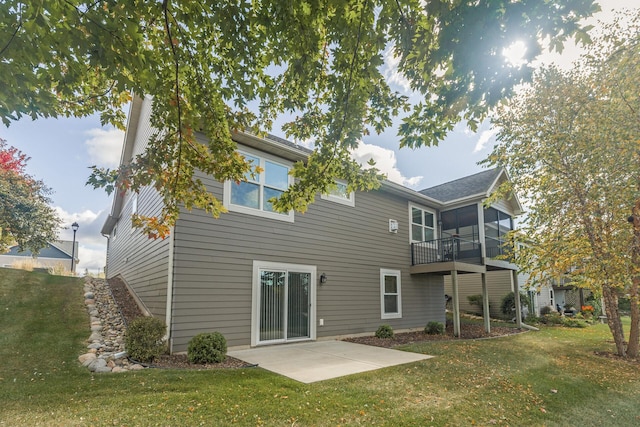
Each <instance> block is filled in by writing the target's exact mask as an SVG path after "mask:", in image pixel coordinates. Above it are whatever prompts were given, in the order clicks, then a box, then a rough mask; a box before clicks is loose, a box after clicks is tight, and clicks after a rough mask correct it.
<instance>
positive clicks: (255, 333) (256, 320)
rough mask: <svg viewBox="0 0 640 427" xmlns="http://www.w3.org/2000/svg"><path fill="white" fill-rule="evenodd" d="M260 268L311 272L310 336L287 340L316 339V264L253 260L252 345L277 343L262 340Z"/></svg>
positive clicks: (284, 341)
mask: <svg viewBox="0 0 640 427" xmlns="http://www.w3.org/2000/svg"><path fill="white" fill-rule="evenodd" d="M260 270H274V271H286V272H287V273H289V272H294V273H309V275H310V277H311V282H310V284H309V338H302V339H296V340H291V341H286V340H283V341H280V342H282V343H286V342H293V341H295V342H299V341H314V340H315V339H316V276H317V273H316V272H317V269H316V266H315V265H303V264H289V263H283V262H271V261H258V260H254V261H253V283H252V291H251V346H252V347H255V346H258V345H267V344H275V343H276V342H275V341H269V342H260Z"/></svg>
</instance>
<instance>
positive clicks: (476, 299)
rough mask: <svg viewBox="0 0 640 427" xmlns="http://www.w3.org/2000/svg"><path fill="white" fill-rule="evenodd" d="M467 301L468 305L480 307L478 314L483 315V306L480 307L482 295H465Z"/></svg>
mask: <svg viewBox="0 0 640 427" xmlns="http://www.w3.org/2000/svg"><path fill="white" fill-rule="evenodd" d="M467 301H469V304H470V305H477V306H478V307H480V312H479V314H484V306H483V305H482V295H480V294H477V295H467Z"/></svg>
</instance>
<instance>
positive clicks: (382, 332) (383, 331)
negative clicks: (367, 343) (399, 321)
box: [376, 325, 393, 338]
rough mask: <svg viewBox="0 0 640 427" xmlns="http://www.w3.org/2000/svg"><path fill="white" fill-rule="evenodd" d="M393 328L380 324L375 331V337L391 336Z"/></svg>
mask: <svg viewBox="0 0 640 427" xmlns="http://www.w3.org/2000/svg"><path fill="white" fill-rule="evenodd" d="M392 337H393V328H392V327H391V326H389V325H380V327H379V328H378V330H377V331H376V338H392Z"/></svg>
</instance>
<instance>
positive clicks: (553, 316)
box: [540, 311, 562, 325]
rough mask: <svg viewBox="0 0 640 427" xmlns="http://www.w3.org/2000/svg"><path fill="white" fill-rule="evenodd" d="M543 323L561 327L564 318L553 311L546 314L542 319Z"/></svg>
mask: <svg viewBox="0 0 640 427" xmlns="http://www.w3.org/2000/svg"><path fill="white" fill-rule="evenodd" d="M540 321H541V322H542V323H545V324H547V325H561V324H562V316H560V313H558V312H557V311H552V312H551V313H549V314H545V315H544V316H542V317H541V318H540Z"/></svg>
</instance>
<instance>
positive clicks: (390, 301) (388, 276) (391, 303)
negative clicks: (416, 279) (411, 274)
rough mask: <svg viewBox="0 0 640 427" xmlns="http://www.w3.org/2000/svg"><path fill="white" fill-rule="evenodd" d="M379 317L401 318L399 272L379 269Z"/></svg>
mask: <svg viewBox="0 0 640 427" xmlns="http://www.w3.org/2000/svg"><path fill="white" fill-rule="evenodd" d="M380 317H381V318H382V319H399V318H401V317H402V293H401V284H400V270H387V269H384V268H381V269H380Z"/></svg>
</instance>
